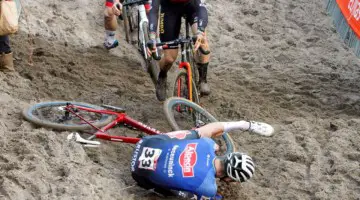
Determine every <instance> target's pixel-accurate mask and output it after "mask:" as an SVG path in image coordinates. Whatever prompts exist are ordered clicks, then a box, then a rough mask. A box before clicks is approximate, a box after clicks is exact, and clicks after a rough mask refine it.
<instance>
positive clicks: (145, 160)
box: [139, 147, 162, 171]
mask: <svg viewBox="0 0 360 200" xmlns="http://www.w3.org/2000/svg"><path fill="white" fill-rule="evenodd" d="M161 152H162V150H161V149H154V148H150V147H144V148H143V150H142V152H141V156H140V157H139V168H141V169H147V170H153V171H155V170H156V165H157V160H158V159H159V157H160V155H161Z"/></svg>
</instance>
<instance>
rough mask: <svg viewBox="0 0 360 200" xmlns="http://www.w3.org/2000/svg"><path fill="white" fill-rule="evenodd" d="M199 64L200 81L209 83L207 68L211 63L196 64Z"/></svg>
mask: <svg viewBox="0 0 360 200" xmlns="http://www.w3.org/2000/svg"><path fill="white" fill-rule="evenodd" d="M196 65H197V66H198V70H199V76H200V77H199V81H200V82H205V83H207V78H206V77H207V69H208V65H209V63H197V64H196Z"/></svg>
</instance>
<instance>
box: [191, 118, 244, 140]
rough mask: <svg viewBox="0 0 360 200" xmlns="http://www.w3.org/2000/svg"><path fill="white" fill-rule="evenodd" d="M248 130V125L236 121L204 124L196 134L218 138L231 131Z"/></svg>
mask: <svg viewBox="0 0 360 200" xmlns="http://www.w3.org/2000/svg"><path fill="white" fill-rule="evenodd" d="M249 128H250V123H249V122H247V121H237V122H213V123H210V124H206V125H205V126H202V127H200V128H197V129H196V130H197V131H198V134H199V136H200V137H209V138H211V137H218V136H221V135H222V134H223V133H224V132H228V131H231V130H248V129H249Z"/></svg>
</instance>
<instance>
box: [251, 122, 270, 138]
mask: <svg viewBox="0 0 360 200" xmlns="http://www.w3.org/2000/svg"><path fill="white" fill-rule="evenodd" d="M249 123H250V127H249V129H248V131H249V132H252V133H256V134H259V135H263V136H271V135H272V134H273V133H274V128H273V127H272V126H271V125H270V124H267V123H264V122H255V121H249Z"/></svg>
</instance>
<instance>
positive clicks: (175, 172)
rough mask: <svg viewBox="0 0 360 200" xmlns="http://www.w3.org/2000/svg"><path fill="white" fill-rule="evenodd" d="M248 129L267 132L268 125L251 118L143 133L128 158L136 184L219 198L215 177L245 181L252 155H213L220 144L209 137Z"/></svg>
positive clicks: (160, 190)
mask: <svg viewBox="0 0 360 200" xmlns="http://www.w3.org/2000/svg"><path fill="white" fill-rule="evenodd" d="M233 130H247V131H250V132H253V133H256V134H259V135H263V136H270V135H272V134H273V132H274V129H273V127H272V126H271V125H269V124H266V123H262V122H254V121H250V122H247V121H237V122H214V123H210V124H207V125H205V126H203V127H200V128H197V129H194V130H183V131H174V132H169V133H167V134H163V135H154V136H148V137H144V138H143V139H142V140H140V141H139V142H138V143H137V144H136V148H135V150H134V153H133V157H132V160H131V172H132V177H133V178H134V179H135V180H136V182H137V183H138V185H139V186H141V187H143V188H145V189H153V190H154V192H156V193H160V194H162V195H164V196H180V197H183V198H194V199H221V197H220V196H219V195H217V185H216V178H220V180H222V181H225V182H235V181H237V182H245V181H247V180H249V179H250V178H251V177H252V176H253V174H254V171H255V165H254V163H253V161H252V159H251V158H250V157H249V156H248V155H246V154H244V153H240V152H233V153H230V154H228V155H225V156H223V157H219V156H216V154H215V151H218V150H219V146H218V145H217V144H216V143H215V142H214V141H213V140H212V139H211V138H212V137H219V136H221V135H222V134H223V132H229V131H233Z"/></svg>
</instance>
